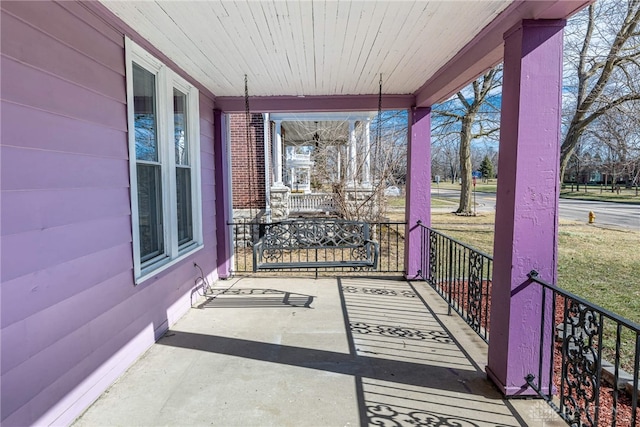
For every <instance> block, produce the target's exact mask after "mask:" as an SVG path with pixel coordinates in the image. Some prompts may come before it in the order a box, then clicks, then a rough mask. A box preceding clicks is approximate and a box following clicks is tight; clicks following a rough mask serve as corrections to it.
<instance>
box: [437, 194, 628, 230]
mask: <svg viewBox="0 0 640 427" xmlns="http://www.w3.org/2000/svg"><path fill="white" fill-rule="evenodd" d="M431 194H432V196H434V197H438V198H441V199H445V200H451V201H452V202H456V201H457V200H458V198H459V197H460V191H458V190H449V189H446V190H445V189H438V188H432V190H431ZM475 197H476V210H477V212H478V213H487V212H493V211H495V206H496V195H495V194H493V193H480V192H476V195H475ZM453 209H455V204H452V205H451V208H449V207H445V208H434V211H436V210H437V211H445V212H447V211H451V210H453ZM590 211H593V213H594V214H595V215H596V220H595V223H596V224H599V225H607V226H615V227H622V228H625V229H631V230H636V231H640V205H632V204H625V203H614V202H594V201H588V200H573V199H560V218H561V219H568V220H574V221H584V222H587V221H588V219H589V212H590Z"/></svg>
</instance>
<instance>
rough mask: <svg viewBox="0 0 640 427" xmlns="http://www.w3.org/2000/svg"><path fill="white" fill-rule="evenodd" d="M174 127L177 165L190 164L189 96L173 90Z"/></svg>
mask: <svg viewBox="0 0 640 427" xmlns="http://www.w3.org/2000/svg"><path fill="white" fill-rule="evenodd" d="M173 126H174V137H175V144H176V164H177V165H188V164H189V145H188V142H189V141H188V139H187V95H185V94H184V93H182V92H180V91H179V90H178V89H175V88H174V89H173Z"/></svg>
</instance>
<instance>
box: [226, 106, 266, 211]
mask: <svg viewBox="0 0 640 427" xmlns="http://www.w3.org/2000/svg"><path fill="white" fill-rule="evenodd" d="M246 123H247V120H246V117H245V114H244V113H238V114H230V115H229V126H230V131H231V183H232V190H233V200H232V203H233V208H234V209H264V207H265V201H266V198H265V189H264V187H265V182H264V171H265V161H264V120H263V118H262V114H251V120H250V122H249V143H248V144H247V125H246Z"/></svg>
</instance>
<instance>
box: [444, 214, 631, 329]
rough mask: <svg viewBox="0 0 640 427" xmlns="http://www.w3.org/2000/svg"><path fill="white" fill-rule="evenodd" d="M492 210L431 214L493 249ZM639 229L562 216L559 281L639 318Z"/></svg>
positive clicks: (461, 236) (462, 236) (454, 232)
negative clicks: (609, 226)
mask: <svg viewBox="0 0 640 427" xmlns="http://www.w3.org/2000/svg"><path fill="white" fill-rule="evenodd" d="M494 220H495V216H494V215H493V214H487V215H479V216H476V217H463V216H457V215H453V214H433V215H432V225H433V228H435V229H436V230H438V231H442V232H443V233H445V234H447V235H450V236H451V237H454V238H456V239H458V240H461V241H463V242H465V243H467V244H469V245H471V246H473V247H475V248H477V249H479V250H481V251H483V252H486V253H488V254H492V253H493V227H494ZM638 247H640V232H637V231H633V230H624V231H619V230H613V229H607V228H601V227H597V226H593V225H587V224H582V223H577V222H573V221H561V222H560V230H559V243H558V252H559V254H558V257H559V258H558V286H560V287H561V288H563V289H566V290H568V291H569V292H572V293H574V294H576V295H579V296H581V297H583V298H586V299H588V300H590V301H593V302H595V303H596V304H598V305H600V306H602V307H604V308H606V309H608V310H610V311H613V312H615V313H617V314H619V315H621V316H623V317H626V318H627V319H630V320H632V321H634V322H636V323H640V279H638V278H639V277H640V251H638Z"/></svg>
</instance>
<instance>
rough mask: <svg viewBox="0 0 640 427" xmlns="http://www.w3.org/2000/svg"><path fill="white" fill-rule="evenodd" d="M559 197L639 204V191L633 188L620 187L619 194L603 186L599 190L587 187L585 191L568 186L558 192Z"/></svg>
mask: <svg viewBox="0 0 640 427" xmlns="http://www.w3.org/2000/svg"><path fill="white" fill-rule="evenodd" d="M582 188H584V187H582ZM560 197H562V198H563V199H576V200H593V201H598V202H617V203H631V204H640V193H638V194H636V190H635V188H633V189H631V188H628V189H624V188H623V189H620V193H619V194H618V192H613V193H612V192H611V190H610V189H609V190H607V189H604V188H603V189H602V191H600V187H589V188H588V189H587V191H586V192H585V191H584V190H583V191H571V189H570V188H569V189H567V188H565V189H564V190H562V191H561V192H560Z"/></svg>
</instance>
